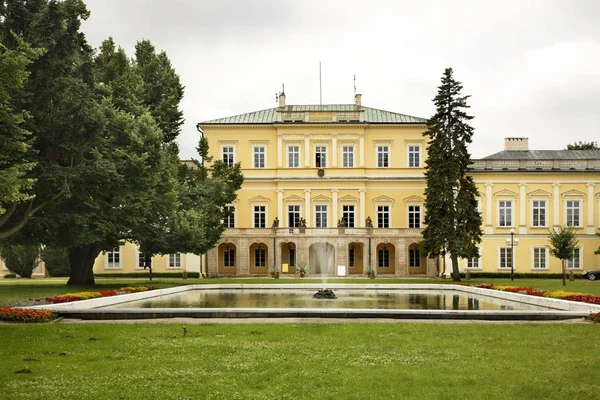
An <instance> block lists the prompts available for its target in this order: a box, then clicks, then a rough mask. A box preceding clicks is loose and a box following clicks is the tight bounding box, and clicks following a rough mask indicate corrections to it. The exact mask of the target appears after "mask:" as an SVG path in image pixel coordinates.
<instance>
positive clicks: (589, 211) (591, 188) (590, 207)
mask: <svg viewBox="0 0 600 400" xmlns="http://www.w3.org/2000/svg"><path fill="white" fill-rule="evenodd" d="M594 186H595V185H594V184H593V183H588V184H587V188H588V195H587V198H588V209H587V214H588V215H587V229H586V233H587V234H588V235H593V234H594V233H596V232H595V229H594ZM598 212H600V210H598Z"/></svg>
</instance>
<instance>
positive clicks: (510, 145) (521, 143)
mask: <svg viewBox="0 0 600 400" xmlns="http://www.w3.org/2000/svg"><path fill="white" fill-rule="evenodd" d="M504 150H505V151H529V138H521V137H513V138H504Z"/></svg>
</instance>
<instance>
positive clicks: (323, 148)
mask: <svg viewBox="0 0 600 400" xmlns="http://www.w3.org/2000/svg"><path fill="white" fill-rule="evenodd" d="M198 130H199V131H200V132H202V133H203V135H204V136H205V137H206V138H207V140H208V142H209V145H210V153H211V154H210V155H211V156H212V157H213V158H214V159H221V160H223V161H224V162H225V163H227V164H234V163H238V162H239V163H240V164H241V167H242V170H243V173H244V176H245V180H244V184H243V186H242V188H241V190H239V191H238V198H237V200H236V201H235V202H234V203H233V204H230V205H228V206H227V207H229V208H230V210H231V211H232V213H231V216H230V217H229V218H227V219H226V220H225V221H223V223H224V225H225V227H226V230H225V232H224V234H223V235H222V237H221V240H220V241H219V243H218V244H217V245H216V246H215V247H214V248H213V249H212V250H210V251H209V252H208V253H207V254H206V255H204V256H203V257H202V259H200V258H199V257H198V256H194V255H188V254H174V255H167V256H162V257H157V258H155V260H154V270H155V271H156V272H169V271H182V270H187V271H202V272H203V273H204V274H207V275H209V276H235V275H238V276H251V275H268V274H269V273H270V272H271V271H272V270H277V271H280V273H281V274H283V275H285V274H294V273H295V272H296V269H297V268H298V267H299V266H301V265H306V269H307V273H308V274H312V275H317V274H323V273H327V274H329V275H340V276H353V275H361V274H365V273H366V272H367V270H368V267H369V266H371V267H372V269H373V270H374V271H375V273H376V274H379V275H383V276H399V277H405V276H437V275H439V274H440V273H442V272H443V266H442V265H443V262H442V260H431V259H427V258H425V257H423V253H422V252H421V250H420V242H421V240H422V236H421V233H422V229H423V220H424V214H425V209H424V202H425V195H424V191H425V187H426V182H425V178H424V171H425V170H424V160H425V158H426V156H427V138H426V137H423V136H422V134H423V132H425V130H426V119H423V118H417V117H412V116H409V115H404V114H400V113H395V112H389V111H384V110H378V109H374V108H370V107H365V106H363V105H362V102H361V95H360V94H357V95H356V96H355V101H354V104H327V105H287V104H286V96H285V94H283V93H281V94H280V96H279V106H278V107H274V108H270V109H266V110H261V111H256V112H251V113H247V114H241V115H235V116H231V117H226V118H220V119H215V120H210V121H205V122H201V123H199V124H198ZM472 168H473V169H472V175H473V177H474V178H475V181H476V182H477V185H478V188H479V192H480V198H479V206H480V212H481V213H482V219H483V226H482V230H483V231H484V235H483V238H482V243H481V244H480V257H479V258H477V259H471V260H461V264H460V268H461V270H462V271H466V270H471V271H478V272H506V273H508V272H510V267H511V261H513V262H514V264H513V266H514V271H515V272H517V273H540V274H543V273H558V272H560V271H561V263H560V260H558V259H555V258H553V257H551V256H550V254H549V248H548V232H549V230H550V229H552V228H553V227H556V226H561V225H567V224H570V225H573V226H575V227H577V233H578V239H579V247H578V250H577V252H576V253H575V254H574V256H573V259H572V260H570V261H569V262H568V264H567V266H568V268H569V269H571V270H573V271H574V272H577V273H581V272H582V271H583V270H586V269H587V270H589V269H598V268H600V267H599V265H600V264H599V257H598V256H597V255H595V254H594V251H595V250H596V249H597V248H598V246H599V244H600V237H598V236H596V233H597V232H600V150H579V151H567V150H558V151H555V150H552V151H539V150H529V148H528V141H527V139H526V138H507V139H505V147H504V150H502V151H499V152H497V153H495V154H492V155H490V156H488V157H485V158H483V159H479V160H475V161H474V163H473V165H472ZM511 232H512V235H511ZM511 236H512V242H511ZM513 252H514V258H513ZM446 264H447V265H448V267H447V268H448V272H449V269H450V267H449V265H450V263H449V262H448V263H446ZM135 271H140V268H139V254H138V252H137V250H136V248H135V246H134V245H132V244H127V245H125V246H122V247H121V248H120V249H115V250H114V251H113V252H109V253H106V254H102V255H101V256H100V257H99V258H98V259H97V261H96V264H95V266H94V272H95V273H97V274H102V273H107V272H117V273H118V272H135Z"/></svg>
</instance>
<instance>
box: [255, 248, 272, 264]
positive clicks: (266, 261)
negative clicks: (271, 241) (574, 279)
mask: <svg viewBox="0 0 600 400" xmlns="http://www.w3.org/2000/svg"><path fill="white" fill-rule="evenodd" d="M258 251H260V252H261V253H262V252H264V257H261V258H264V261H265V265H256V260H257V252H258ZM252 256H253V257H254V268H266V267H267V263H268V262H269V260H268V259H267V256H268V255H267V249H266V247H264V245H263V246H261V247H255V248H254V254H252Z"/></svg>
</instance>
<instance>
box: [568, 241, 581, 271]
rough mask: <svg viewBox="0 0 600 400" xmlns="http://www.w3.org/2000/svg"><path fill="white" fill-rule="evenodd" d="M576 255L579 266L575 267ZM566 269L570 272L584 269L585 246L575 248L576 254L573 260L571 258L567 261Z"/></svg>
mask: <svg viewBox="0 0 600 400" xmlns="http://www.w3.org/2000/svg"><path fill="white" fill-rule="evenodd" d="M575 253H576V254H577V264H578V265H574V261H575ZM566 267H567V269H569V270H571V269H583V246H578V247H577V248H575V252H574V253H573V258H571V259H570V260H567V265H566Z"/></svg>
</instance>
